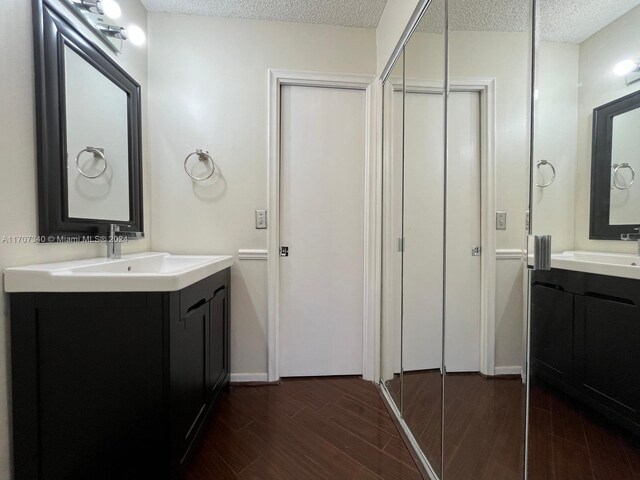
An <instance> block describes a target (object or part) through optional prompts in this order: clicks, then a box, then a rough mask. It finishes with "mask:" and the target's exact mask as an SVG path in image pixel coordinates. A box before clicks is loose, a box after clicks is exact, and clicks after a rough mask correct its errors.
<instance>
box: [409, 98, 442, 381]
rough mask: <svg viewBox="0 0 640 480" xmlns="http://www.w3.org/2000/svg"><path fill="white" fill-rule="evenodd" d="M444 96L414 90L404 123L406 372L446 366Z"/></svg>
mask: <svg viewBox="0 0 640 480" xmlns="http://www.w3.org/2000/svg"><path fill="white" fill-rule="evenodd" d="M443 124H444V102H443V98H442V94H429V93H422V92H415V91H411V90H408V91H407V93H406V95H405V123H404V126H405V128H404V139H405V141H404V225H403V227H404V239H405V240H404V253H403V255H402V257H403V258H402V264H403V269H402V274H403V278H404V281H403V296H402V302H403V310H402V313H403V329H402V337H403V343H402V367H403V370H404V371H416V370H430V369H435V368H437V369H439V368H440V366H441V365H442V300H443V288H442V263H443V248H442V245H443V235H442V225H443V218H444V208H443V198H444V197H443V195H444V162H443V159H444V128H443Z"/></svg>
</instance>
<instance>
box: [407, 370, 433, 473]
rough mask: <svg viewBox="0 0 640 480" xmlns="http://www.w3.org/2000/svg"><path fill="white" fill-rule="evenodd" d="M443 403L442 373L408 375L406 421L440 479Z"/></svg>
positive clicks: (412, 373)
mask: <svg viewBox="0 0 640 480" xmlns="http://www.w3.org/2000/svg"><path fill="white" fill-rule="evenodd" d="M441 403H442V377H441V376H440V370H422V371H415V372H404V419H405V421H406V422H407V425H408V426H409V428H410V429H411V432H412V433H413V435H414V437H415V439H416V441H417V442H418V445H420V448H421V449H422V451H423V452H424V454H425V456H426V457H427V459H428V460H429V463H430V464H431V467H432V468H433V469H434V470H435V471H436V473H437V474H438V475H439V476H440V471H441V469H442V465H441V463H442V460H441V456H442V448H441V444H442V442H441V437H442V430H441V427H440V426H441V424H442V411H441V410H440V404H441Z"/></svg>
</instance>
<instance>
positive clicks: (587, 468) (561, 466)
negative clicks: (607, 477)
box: [552, 436, 595, 480]
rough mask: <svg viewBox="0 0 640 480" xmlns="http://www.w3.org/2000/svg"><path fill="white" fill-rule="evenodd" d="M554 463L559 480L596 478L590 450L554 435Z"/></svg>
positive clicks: (589, 479)
mask: <svg viewBox="0 0 640 480" xmlns="http://www.w3.org/2000/svg"><path fill="white" fill-rule="evenodd" d="M552 439H553V465H554V473H555V477H556V478H557V479H558V480H561V479H571V480H594V479H595V477H594V475H593V469H592V468H591V460H590V458H589V451H588V450H587V447H586V446H582V445H578V444H577V443H575V442H572V441H570V440H567V439H565V438H561V437H557V436H553V437H552Z"/></svg>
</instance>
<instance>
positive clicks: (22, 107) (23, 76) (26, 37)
mask: <svg viewBox="0 0 640 480" xmlns="http://www.w3.org/2000/svg"><path fill="white" fill-rule="evenodd" d="M122 20H123V23H124V22H127V23H128V22H135V23H137V24H138V25H139V26H140V27H142V28H143V29H146V10H144V8H143V7H142V6H141V4H140V3H139V2H138V0H129V1H128V2H125V3H124V4H123V19H122ZM96 42H97V40H96ZM127 47H128V48H127V49H126V50H125V52H124V53H123V54H122V55H121V56H119V57H118V61H119V62H120V63H121V65H122V66H123V67H124V68H125V69H127V70H128V71H129V73H131V74H132V75H133V77H134V78H136V80H138V82H139V83H140V84H141V85H142V87H143V101H144V103H143V118H144V113H145V112H146V83H147V58H146V56H147V52H146V48H134V47H132V46H130V45H127ZM33 72H34V70H33V41H32V27H31V2H29V1H26V0H2V2H0V85H2V88H1V89H0V125H2V128H0V152H1V154H2V157H3V159H2V161H1V162H0V192H2V201H1V202H0V269H4V268H6V267H10V266H16V265H26V264H32V263H43V262H53V261H61V260H66V259H78V258H90V257H94V256H102V255H104V254H105V247H104V245H102V246H100V245H60V244H52V245H36V244H21V245H16V244H8V243H3V242H2V241H1V240H2V237H3V236H9V235H37V234H38V227H37V190H36V183H37V180H36V150H35V135H36V133H35V112H34V109H35V104H34V91H35V90H34V73H33ZM145 128H146V126H145V125H143V141H146V130H145ZM144 146H145V145H143V147H144ZM145 151H146V148H145ZM145 166H148V165H145ZM146 171H147V172H148V168H147V169H146ZM147 191H148V189H147ZM145 197H146V198H145V199H146V200H147V202H146V204H147V205H148V204H149V202H148V198H149V197H148V195H145ZM148 211H149V210H148V208H147V213H148ZM147 218H148V217H147ZM148 225H149V224H148V222H147V234H148V233H149V229H148ZM148 248H149V240H143V241H138V242H132V243H130V244H128V245H125V246H124V251H125V252H132V251H140V250H147V249H148ZM9 330H10V327H9V302H8V296H7V295H6V294H2V295H0V479H2V480H7V479H9V478H10V444H11V443H10V439H9V431H10V428H9V425H10V415H11V413H10V399H9V398H8V397H9V395H10V374H9V372H8V370H9V368H10V359H9V358H10V357H9V356H10V342H9V338H10V337H9Z"/></svg>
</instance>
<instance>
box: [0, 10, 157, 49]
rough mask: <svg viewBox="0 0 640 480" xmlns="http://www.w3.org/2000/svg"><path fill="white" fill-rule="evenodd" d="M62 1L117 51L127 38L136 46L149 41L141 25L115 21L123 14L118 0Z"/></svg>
mask: <svg viewBox="0 0 640 480" xmlns="http://www.w3.org/2000/svg"><path fill="white" fill-rule="evenodd" d="M0 1H2V0H0ZM60 1H61V2H62V3H64V4H66V5H67V7H69V9H71V10H72V11H73V13H74V14H75V15H76V16H77V17H78V18H80V19H81V20H82V21H83V22H84V23H85V25H87V26H88V27H90V28H91V29H92V30H93V31H94V32H95V33H96V34H97V35H98V37H99V38H100V39H101V40H102V41H103V42H104V43H105V44H106V45H107V46H108V47H109V48H110V49H111V50H113V51H114V52H116V53H120V52H122V46H123V42H124V41H125V40H128V41H129V42H131V43H132V44H133V45H136V46H141V45H144V44H145V42H146V41H147V36H146V34H145V33H144V30H142V28H140V27H139V26H137V25H135V24H130V25H129V26H128V27H127V28H124V27H121V26H120V25H118V24H117V22H115V20H117V19H119V18H120V17H121V16H122V8H121V7H120V5H119V4H118V2H117V1H116V0H60ZM110 20H113V21H110Z"/></svg>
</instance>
